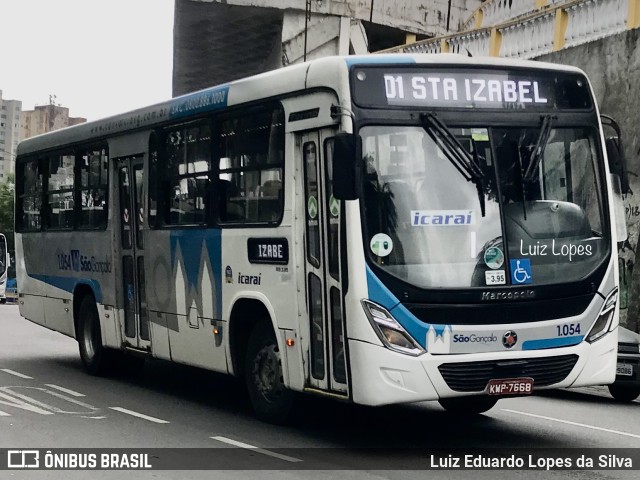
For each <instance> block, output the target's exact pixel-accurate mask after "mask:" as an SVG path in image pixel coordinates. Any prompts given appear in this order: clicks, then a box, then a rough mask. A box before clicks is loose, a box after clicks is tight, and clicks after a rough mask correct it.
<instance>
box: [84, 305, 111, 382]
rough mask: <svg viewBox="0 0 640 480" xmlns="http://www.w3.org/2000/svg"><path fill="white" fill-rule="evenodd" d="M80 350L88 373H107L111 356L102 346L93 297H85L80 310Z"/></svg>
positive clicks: (98, 320)
mask: <svg viewBox="0 0 640 480" xmlns="http://www.w3.org/2000/svg"><path fill="white" fill-rule="evenodd" d="M78 348H79V350H80V359H81V360H82V364H83V365H84V369H85V370H86V371H87V373H89V374H90V375H104V374H105V373H107V366H108V363H109V362H108V358H107V357H108V356H109V355H108V352H107V349H105V348H104V347H103V346H102V335H101V334H100V319H99V318H98V308H97V307H96V302H95V300H94V299H93V296H92V295H85V296H84V298H83V299H82V302H81V303H80V308H79V309H78Z"/></svg>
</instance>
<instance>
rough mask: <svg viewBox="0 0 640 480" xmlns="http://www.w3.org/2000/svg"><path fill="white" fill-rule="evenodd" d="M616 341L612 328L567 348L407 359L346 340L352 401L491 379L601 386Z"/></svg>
mask: <svg viewBox="0 0 640 480" xmlns="http://www.w3.org/2000/svg"><path fill="white" fill-rule="evenodd" d="M617 342H618V335H617V331H616V330H614V331H613V332H609V333H608V334H606V335H605V336H603V337H602V338H600V339H599V340H597V341H596V342H594V343H592V344H590V343H587V342H584V341H583V342H581V343H579V344H578V345H575V346H572V347H562V348H553V349H545V350H529V351H516V352H511V351H509V352H491V353H473V354H465V355H432V354H429V353H425V354H423V355H420V356H418V357H412V356H409V355H404V354H401V353H396V352H394V351H392V350H389V349H387V348H385V347H383V346H381V345H374V344H371V343H367V342H362V341H359V340H353V339H351V340H349V356H350V360H351V361H350V363H351V385H352V392H353V401H354V402H355V403H359V404H363V405H388V404H394V403H411V402H420V401H427V400H438V399H439V398H447V397H457V396H469V395H482V394H485V387H486V382H485V380H486V381H488V380H489V379H494V378H495V379H499V378H513V377H526V376H529V377H533V378H534V386H533V388H534V391H536V390H543V389H553V388H566V387H580V386H588V385H606V384H610V383H613V381H614V380H615V375H616V354H617V348H618V345H617ZM478 362H486V363H483V364H482V365H483V366H485V367H486V368H485V369H484V370H485V372H488V373H485V374H484V377H483V375H480V374H478V373H477V370H475V369H473V367H474V366H476V367H477V366H478ZM440 367H442V368H440ZM442 372H444V376H443V373H442ZM522 372H524V374H523V373H522ZM531 372H534V373H533V374H532V373H531ZM445 376H446V377H447V378H446V379H445ZM469 389H471V390H469Z"/></svg>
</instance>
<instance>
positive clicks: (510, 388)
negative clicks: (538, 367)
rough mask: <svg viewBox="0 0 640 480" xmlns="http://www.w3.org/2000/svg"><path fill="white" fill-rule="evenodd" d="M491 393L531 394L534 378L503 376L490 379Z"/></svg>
mask: <svg viewBox="0 0 640 480" xmlns="http://www.w3.org/2000/svg"><path fill="white" fill-rule="evenodd" d="M487 393H488V394H489V395H530V394H531V393H533V378H529V377H525V378H501V379H496V380H489V383H487Z"/></svg>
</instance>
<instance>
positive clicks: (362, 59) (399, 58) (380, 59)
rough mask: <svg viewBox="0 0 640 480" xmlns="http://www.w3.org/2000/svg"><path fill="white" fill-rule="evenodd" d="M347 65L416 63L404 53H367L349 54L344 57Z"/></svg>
mask: <svg viewBox="0 0 640 480" xmlns="http://www.w3.org/2000/svg"><path fill="white" fill-rule="evenodd" d="M344 61H345V62H347V67H353V66H354V65H385V64H392V63H394V64H395V63H416V61H415V60H414V59H413V58H412V57H410V56H404V55H367V56H353V55H352V56H349V57H346V58H345V59H344Z"/></svg>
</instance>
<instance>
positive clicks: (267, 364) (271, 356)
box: [244, 322, 295, 424]
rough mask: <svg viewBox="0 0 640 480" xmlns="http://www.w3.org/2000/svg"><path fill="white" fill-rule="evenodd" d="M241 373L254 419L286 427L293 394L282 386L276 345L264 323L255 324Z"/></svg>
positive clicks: (279, 357)
mask: <svg viewBox="0 0 640 480" xmlns="http://www.w3.org/2000/svg"><path fill="white" fill-rule="evenodd" d="M244 372H245V382H246V385H247V390H248V391H249V398H250V400H251V405H252V406H253V410H254V411H255V413H256V416H257V417H258V418H259V419H260V420H263V421H265V422H268V423H274V424H286V423H289V422H290V421H291V420H292V419H293V410H294V403H295V394H294V392H292V391H291V390H289V389H288V388H286V387H285V385H284V379H283V376H282V361H281V356H280V352H279V350H278V342H277V341H276V337H275V334H274V333H273V329H272V328H271V326H270V325H269V324H267V323H266V322H260V323H258V325H256V326H255V328H254V329H253V331H252V332H251V335H250V337H249V343H248V345H247V352H246V359H245V370H244Z"/></svg>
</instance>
